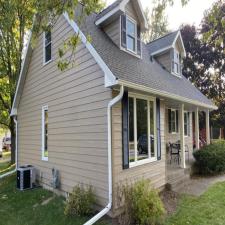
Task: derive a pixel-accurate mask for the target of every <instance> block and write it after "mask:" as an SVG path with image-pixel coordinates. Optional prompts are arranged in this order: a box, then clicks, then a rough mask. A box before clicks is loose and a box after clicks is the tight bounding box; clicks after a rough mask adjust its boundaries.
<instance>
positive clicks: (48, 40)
mask: <svg viewBox="0 0 225 225" xmlns="http://www.w3.org/2000/svg"><path fill="white" fill-rule="evenodd" d="M43 44H44V55H43V56H44V64H46V63H48V62H50V61H51V60H52V34H51V31H50V30H49V31H46V32H44V43H43Z"/></svg>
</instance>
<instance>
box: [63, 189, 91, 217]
mask: <svg viewBox="0 0 225 225" xmlns="http://www.w3.org/2000/svg"><path fill="white" fill-rule="evenodd" d="M94 204H95V195H94V193H93V189H92V187H91V186H89V187H87V188H84V186H82V185H77V186H76V187H74V189H73V192H72V193H71V194H70V195H69V198H68V201H67V203H66V207H65V211H64V212H65V215H67V216H88V215H90V214H91V213H92V212H93V205H94Z"/></svg>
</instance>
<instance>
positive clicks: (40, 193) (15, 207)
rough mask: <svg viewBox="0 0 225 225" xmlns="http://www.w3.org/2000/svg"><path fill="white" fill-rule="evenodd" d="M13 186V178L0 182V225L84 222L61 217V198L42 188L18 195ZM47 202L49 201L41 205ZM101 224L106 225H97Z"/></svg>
mask: <svg viewBox="0 0 225 225" xmlns="http://www.w3.org/2000/svg"><path fill="white" fill-rule="evenodd" d="M15 183H16V176H10V177H7V178H5V179H3V180H0V209H1V213H0V214H1V219H0V225H38V224H40V225H41V224H43V225H65V224H66V225H82V224H84V223H85V222H87V220H88V218H86V217H79V216H76V217H67V216H65V215H64V213H63V210H64V206H65V204H64V201H65V199H64V198H62V197H59V196H57V195H54V194H53V193H52V192H50V191H47V190H44V189H42V188H36V189H32V190H27V191H19V190H18V189H17V188H16V185H15ZM48 199H51V200H50V201H47V204H46V203H45V204H43V202H45V201H46V200H48ZM21 206H23V207H21ZM100 224H101V225H103V224H104V225H106V224H108V223H106V222H103V221H102V222H97V223H96V225H100Z"/></svg>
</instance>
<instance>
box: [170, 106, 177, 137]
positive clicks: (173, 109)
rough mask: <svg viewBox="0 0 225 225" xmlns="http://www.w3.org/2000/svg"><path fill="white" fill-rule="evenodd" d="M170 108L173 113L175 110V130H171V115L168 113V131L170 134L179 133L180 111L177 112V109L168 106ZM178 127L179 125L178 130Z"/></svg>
mask: <svg viewBox="0 0 225 225" xmlns="http://www.w3.org/2000/svg"><path fill="white" fill-rule="evenodd" d="M168 109H170V110H171V113H172V112H175V131H172V130H171V133H170V132H169V115H168V133H169V134H179V120H178V126H177V116H178V114H179V112H178V114H177V109H175V108H168ZM177 127H178V130H177ZM171 129H172V126H171Z"/></svg>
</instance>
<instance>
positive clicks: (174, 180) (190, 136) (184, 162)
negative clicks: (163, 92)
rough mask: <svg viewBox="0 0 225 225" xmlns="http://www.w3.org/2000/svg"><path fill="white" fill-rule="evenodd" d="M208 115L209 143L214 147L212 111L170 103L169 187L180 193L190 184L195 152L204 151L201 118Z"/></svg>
mask: <svg viewBox="0 0 225 225" xmlns="http://www.w3.org/2000/svg"><path fill="white" fill-rule="evenodd" d="M200 111H203V112H204V115H205V121H204V123H205V129H206V143H205V144H210V129H209V127H210V126H209V110H208V109H204V108H199V107H197V106H193V105H188V104H183V103H174V102H169V101H168V102H166V113H165V142H166V183H167V184H169V185H170V186H171V188H172V189H173V190H179V189H181V188H182V187H184V186H185V184H186V183H187V182H188V181H189V178H190V171H191V165H192V164H193V162H194V158H193V151H195V150H196V149H199V148H200V142H201V138H200V136H199V114H200Z"/></svg>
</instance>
